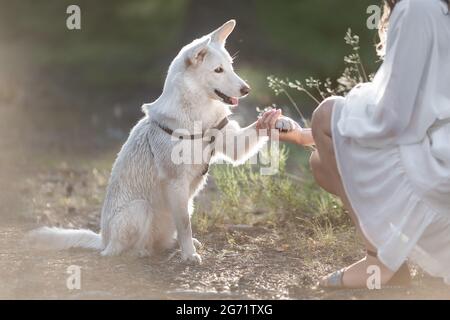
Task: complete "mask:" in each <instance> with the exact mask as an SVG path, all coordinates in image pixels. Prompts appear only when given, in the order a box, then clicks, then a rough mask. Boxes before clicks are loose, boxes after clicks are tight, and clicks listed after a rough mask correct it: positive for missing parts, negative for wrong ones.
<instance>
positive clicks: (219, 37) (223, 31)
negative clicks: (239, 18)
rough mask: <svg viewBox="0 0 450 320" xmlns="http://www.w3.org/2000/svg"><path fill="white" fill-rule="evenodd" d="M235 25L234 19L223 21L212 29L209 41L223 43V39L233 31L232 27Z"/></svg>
mask: <svg viewBox="0 0 450 320" xmlns="http://www.w3.org/2000/svg"><path fill="white" fill-rule="evenodd" d="M235 26H236V20H234V19H233V20H230V21H227V22H225V23H224V24H223V25H222V26H221V27H220V28H218V29H216V30H214V31H213V32H212V33H211V41H213V42H217V43H220V44H221V45H225V41H226V40H227V38H228V36H229V35H230V34H231V32H233V29H234V27H235Z"/></svg>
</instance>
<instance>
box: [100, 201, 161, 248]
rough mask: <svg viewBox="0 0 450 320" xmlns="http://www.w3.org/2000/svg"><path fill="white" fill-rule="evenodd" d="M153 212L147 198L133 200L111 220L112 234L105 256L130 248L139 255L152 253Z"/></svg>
mask: <svg viewBox="0 0 450 320" xmlns="http://www.w3.org/2000/svg"><path fill="white" fill-rule="evenodd" d="M152 222H153V213H152V211H151V207H150V205H149V203H148V202H147V201H146V200H134V201H131V202H130V203H129V204H128V205H127V206H126V207H125V208H124V209H122V210H121V211H120V212H118V213H117V214H116V216H115V217H114V218H113V220H112V221H111V235H110V239H109V243H108V244H107V246H106V248H105V250H103V251H102V252H101V254H102V255H103V256H115V255H120V254H121V253H123V252H124V251H127V250H130V251H131V253H132V254H134V255H138V256H149V255H150V254H151V253H152V242H153V241H152V240H153V239H152V232H151V225H152Z"/></svg>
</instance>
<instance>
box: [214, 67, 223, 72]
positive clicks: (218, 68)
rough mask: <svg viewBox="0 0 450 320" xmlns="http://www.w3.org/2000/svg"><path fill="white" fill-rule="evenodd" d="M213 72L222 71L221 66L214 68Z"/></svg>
mask: <svg viewBox="0 0 450 320" xmlns="http://www.w3.org/2000/svg"><path fill="white" fill-rule="evenodd" d="M214 72H215V73H222V72H223V68H222V67H217V68H216V69H214Z"/></svg>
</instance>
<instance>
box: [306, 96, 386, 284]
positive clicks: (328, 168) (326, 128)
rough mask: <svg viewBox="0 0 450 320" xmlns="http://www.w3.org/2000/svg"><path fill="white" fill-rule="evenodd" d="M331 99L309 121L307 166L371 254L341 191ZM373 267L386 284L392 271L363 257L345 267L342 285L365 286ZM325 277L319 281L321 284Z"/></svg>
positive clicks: (376, 261) (372, 247) (345, 195)
mask: <svg viewBox="0 0 450 320" xmlns="http://www.w3.org/2000/svg"><path fill="white" fill-rule="evenodd" d="M333 106H334V100H333V99H332V98H330V99H327V100H325V101H324V102H323V103H322V104H321V105H320V106H319V107H318V108H317V109H316V111H315V112H314V115H313V119H312V131H313V136H314V140H315V143H316V147H317V150H316V151H314V153H313V154H312V155H311V159H310V163H311V169H312V172H313V175H314V177H315V179H316V181H317V183H318V184H319V185H320V186H321V187H322V188H324V189H325V190H326V191H328V192H330V193H332V194H334V195H337V196H338V197H339V198H341V200H342V203H343V205H344V207H345V208H346V210H347V212H348V214H349V215H350V218H351V219H352V221H353V223H354V225H355V227H356V229H357V231H358V234H359V235H360V236H361V238H362V239H363V241H364V244H365V246H366V248H367V250H370V251H375V252H376V248H375V247H374V246H373V245H372V244H371V243H370V241H369V240H368V239H366V238H365V237H364V234H363V232H362V231H361V228H360V225H359V221H358V218H357V216H356V214H355V212H354V210H353V208H352V206H351V204H350V201H349V200H348V197H347V194H346V192H345V190H344V186H343V184H342V180H341V177H340V175H339V171H338V168H337V163H336V157H335V152H334V145H333V139H332V131H331V116H332V108H333ZM371 265H377V266H379V268H380V271H381V283H386V282H387V281H389V280H390V279H391V277H392V276H393V274H394V272H392V271H391V270H389V269H388V268H387V267H385V266H384V265H383V264H382V263H381V262H380V261H379V260H378V259H377V258H375V257H371V256H367V257H365V258H364V259H362V260H360V261H359V262H357V263H355V264H353V265H351V266H349V267H348V268H346V271H345V273H344V279H343V282H344V284H345V285H346V286H348V287H361V286H365V284H366V280H367V277H368V274H367V268H368V267H369V266H371ZM326 280H327V279H326V277H325V278H324V279H322V282H324V281H325V283H326Z"/></svg>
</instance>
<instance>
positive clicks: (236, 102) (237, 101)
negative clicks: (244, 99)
mask: <svg viewBox="0 0 450 320" xmlns="http://www.w3.org/2000/svg"><path fill="white" fill-rule="evenodd" d="M230 99H231V103H232V104H233V106H237V105H238V104H239V99H238V98H234V97H231V98H230Z"/></svg>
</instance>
